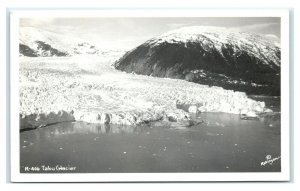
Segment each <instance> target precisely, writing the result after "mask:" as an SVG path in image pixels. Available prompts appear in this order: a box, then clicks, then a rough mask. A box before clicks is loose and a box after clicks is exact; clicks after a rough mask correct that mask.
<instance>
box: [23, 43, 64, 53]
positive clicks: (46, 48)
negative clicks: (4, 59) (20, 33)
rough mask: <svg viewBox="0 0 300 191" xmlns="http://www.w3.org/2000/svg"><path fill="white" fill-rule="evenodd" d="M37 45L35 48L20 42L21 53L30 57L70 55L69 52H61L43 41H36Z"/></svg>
mask: <svg viewBox="0 0 300 191" xmlns="http://www.w3.org/2000/svg"><path fill="white" fill-rule="evenodd" d="M35 46H36V48H35V50H34V49H32V48H30V47H29V46H27V45H25V44H21V43H19V53H20V55H23V56H28V57H38V56H41V57H48V56H67V55H68V53H66V52H61V51H59V50H57V49H55V48H53V47H52V46H51V45H49V44H47V43H45V42H43V41H35Z"/></svg>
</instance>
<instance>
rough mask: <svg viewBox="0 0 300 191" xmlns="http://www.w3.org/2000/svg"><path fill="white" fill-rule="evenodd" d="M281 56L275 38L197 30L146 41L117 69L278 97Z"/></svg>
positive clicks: (174, 32)
mask: <svg viewBox="0 0 300 191" xmlns="http://www.w3.org/2000/svg"><path fill="white" fill-rule="evenodd" d="M280 53H281V50H280V44H279V42H277V41H276V40H275V39H273V40H271V39H270V38H268V37H264V36H261V35H257V34H251V33H245V32H237V31H230V30H227V29H225V28H219V27H201V26H195V27H185V28H181V29H177V30H173V31H170V32H167V33H165V34H162V35H161V36H158V37H155V38H152V39H150V40H148V41H146V42H145V43H143V44H142V45H140V46H138V47H137V48H135V49H133V50H132V51H130V52H128V53H126V54H125V55H124V56H123V57H122V58H120V59H119V60H118V61H117V62H116V63H115V67H116V68H117V69H119V70H122V71H126V72H134V73H137V74H143V75H149V76H156V77H167V78H177V79H185V80H187V81H191V82H196V83H199V84H206V85H210V86H220V87H223V88H225V89H232V90H238V91H243V92H246V93H247V94H265V95H280V64H281V63H280Z"/></svg>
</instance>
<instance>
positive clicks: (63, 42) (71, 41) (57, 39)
mask: <svg viewBox="0 0 300 191" xmlns="http://www.w3.org/2000/svg"><path fill="white" fill-rule="evenodd" d="M19 35H20V38H19V48H20V55H22V56H29V57H49V56H73V55H80V54H83V55H84V54H89V55H98V54H101V52H100V51H99V49H98V48H97V47H96V46H95V45H92V44H90V43H88V42H85V41H83V40H82V39H79V38H75V37H73V36H71V35H69V34H60V33H57V32H54V31H47V30H43V29H38V28H35V27H20V32H19Z"/></svg>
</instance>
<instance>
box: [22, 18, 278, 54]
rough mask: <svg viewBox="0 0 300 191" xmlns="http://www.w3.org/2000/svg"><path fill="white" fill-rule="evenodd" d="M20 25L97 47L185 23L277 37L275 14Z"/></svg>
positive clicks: (138, 39) (124, 44)
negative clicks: (47, 31) (78, 39)
mask: <svg viewBox="0 0 300 191" xmlns="http://www.w3.org/2000/svg"><path fill="white" fill-rule="evenodd" d="M20 25H21V26H31V27H37V28H40V29H46V30H50V31H53V32H57V33H61V34H66V35H70V36H75V37H78V38H81V39H83V40H86V41H88V42H90V43H92V44H95V45H97V46H99V47H100V48H101V47H105V48H120V49H130V48H134V47H135V46H137V45H139V44H141V43H143V42H144V41H146V40H148V39H150V38H152V37H155V36H158V35H160V34H162V33H164V32H166V31H169V30H172V29H176V28H181V27H185V26H203V25H205V26H220V27H227V28H235V29H238V30H241V31H250V32H254V33H260V34H264V35H272V36H273V35H275V36H276V37H278V38H280V18H278V17H268V18H262V17H251V18H247V17H234V18H230V17H227V18H225V17H210V18H207V17H197V18H196V17H195V18H191V17H190V18H43V19H37V18H35V19H31V18H27V19H25V18H23V19H21V21H20Z"/></svg>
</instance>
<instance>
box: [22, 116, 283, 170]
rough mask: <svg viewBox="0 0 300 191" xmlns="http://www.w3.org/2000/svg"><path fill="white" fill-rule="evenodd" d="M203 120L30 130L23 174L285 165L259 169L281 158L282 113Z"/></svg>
mask: <svg viewBox="0 0 300 191" xmlns="http://www.w3.org/2000/svg"><path fill="white" fill-rule="evenodd" d="M198 117H200V118H201V119H202V120H203V121H204V123H201V124H199V125H197V126H193V127H190V128H186V129H180V130H175V129H170V128H167V127H159V126H155V127H154V126H150V125H144V126H120V125H100V124H89V123H84V122H67V123H60V124H56V125H52V126H48V127H44V128H40V129H36V130H32V131H25V132H22V133H21V134H20V135H21V139H20V148H21V158H20V159H21V169H20V170H21V172H27V173H33V172H34V171H30V172H29V171H26V170H25V169H26V167H35V166H38V167H41V166H43V165H45V164H46V165H49V169H51V167H53V169H55V167H56V166H57V165H61V166H62V167H66V168H67V169H69V168H71V167H76V168H75V169H76V170H75V171H74V172H256V171H280V161H277V162H274V164H272V165H266V166H261V165H260V163H261V162H264V161H265V158H266V156H268V155H271V156H272V157H278V156H280V114H278V113H277V114H276V113H273V114H270V115H266V116H263V117H261V118H259V119H257V120H241V119H240V117H239V115H233V114H225V113H202V114H200V116H198ZM43 172H44V173H49V172H54V173H57V172H69V171H57V170H54V171H43ZM43 172H39V173H43ZM72 172H73V171H72Z"/></svg>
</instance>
